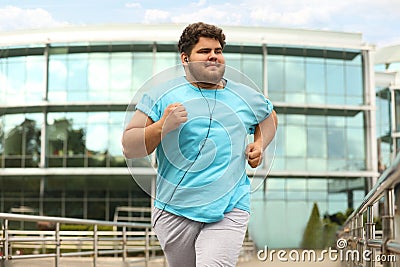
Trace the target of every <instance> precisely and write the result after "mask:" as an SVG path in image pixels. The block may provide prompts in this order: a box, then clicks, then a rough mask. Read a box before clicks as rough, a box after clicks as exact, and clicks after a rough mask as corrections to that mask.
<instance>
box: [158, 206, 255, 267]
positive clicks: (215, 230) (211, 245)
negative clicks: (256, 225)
mask: <svg viewBox="0 0 400 267" xmlns="http://www.w3.org/2000/svg"><path fill="white" fill-rule="evenodd" d="M157 218H158V220H157V223H156V225H155V226H154V231H155V232H156V234H157V237H158V240H159V241H160V244H161V247H162V249H163V250H164V253H165V256H166V258H167V261H168V266H169V267H215V266H222V267H233V266H236V262H237V260H238V256H239V253H240V250H241V248H242V243H243V239H244V236H245V233H246V229H247V223H248V221H249V214H248V212H246V211H243V210H240V209H233V210H232V211H231V212H228V213H226V214H225V217H224V219H223V220H221V221H218V222H215V223H200V222H196V221H192V220H189V219H187V218H184V217H180V216H176V215H174V214H171V213H169V212H166V211H163V212H162V211H161V210H160V209H157V208H155V209H154V212H153V225H154V220H155V219H157Z"/></svg>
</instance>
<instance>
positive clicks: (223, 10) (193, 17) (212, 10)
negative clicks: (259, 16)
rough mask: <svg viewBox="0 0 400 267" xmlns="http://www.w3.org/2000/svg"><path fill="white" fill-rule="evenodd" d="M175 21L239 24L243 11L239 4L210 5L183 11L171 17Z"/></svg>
mask: <svg viewBox="0 0 400 267" xmlns="http://www.w3.org/2000/svg"><path fill="white" fill-rule="evenodd" d="M171 21H172V22H173V23H192V22H197V21H204V22H207V23H215V24H221V25H227V24H231V25H239V24H240V23H241V21H242V13H241V12H240V11H238V8H237V6H234V5H231V4H223V5H209V6H207V7H204V8H200V9H198V10H194V11H193V12H190V13H187V12H185V13H182V14H180V15H175V16H173V17H172V18H171Z"/></svg>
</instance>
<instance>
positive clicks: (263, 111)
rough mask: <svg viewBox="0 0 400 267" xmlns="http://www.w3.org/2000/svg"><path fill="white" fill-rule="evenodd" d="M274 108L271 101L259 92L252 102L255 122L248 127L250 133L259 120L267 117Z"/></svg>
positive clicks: (252, 132)
mask: <svg viewBox="0 0 400 267" xmlns="http://www.w3.org/2000/svg"><path fill="white" fill-rule="evenodd" d="M273 109H274V106H273V104H272V102H271V101H270V100H269V99H268V98H266V97H265V96H264V95H262V94H259V95H258V96H257V98H256V99H255V101H254V103H253V111H254V114H255V120H256V121H255V123H254V125H252V127H251V128H250V134H254V131H255V128H256V126H257V125H258V124H260V122H262V121H263V120H265V119H266V118H268V117H269V116H270V115H271V114H272V111H273Z"/></svg>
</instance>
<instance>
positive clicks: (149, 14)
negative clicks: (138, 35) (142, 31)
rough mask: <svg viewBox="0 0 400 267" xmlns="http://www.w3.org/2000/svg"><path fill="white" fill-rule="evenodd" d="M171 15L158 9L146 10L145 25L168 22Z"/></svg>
mask: <svg viewBox="0 0 400 267" xmlns="http://www.w3.org/2000/svg"><path fill="white" fill-rule="evenodd" d="M170 17H171V14H170V13H169V12H168V11H165V10H160V9H147V10H146V12H145V14H144V22H145V23H162V22H169V19H170Z"/></svg>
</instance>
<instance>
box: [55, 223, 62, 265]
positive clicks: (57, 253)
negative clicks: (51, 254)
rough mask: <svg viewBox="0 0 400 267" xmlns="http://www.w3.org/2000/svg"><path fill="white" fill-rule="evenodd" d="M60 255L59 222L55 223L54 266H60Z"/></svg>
mask: <svg viewBox="0 0 400 267" xmlns="http://www.w3.org/2000/svg"><path fill="white" fill-rule="evenodd" d="M60 256H61V238H60V222H57V223H56V258H55V265H54V266H55V267H58V266H60Z"/></svg>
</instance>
